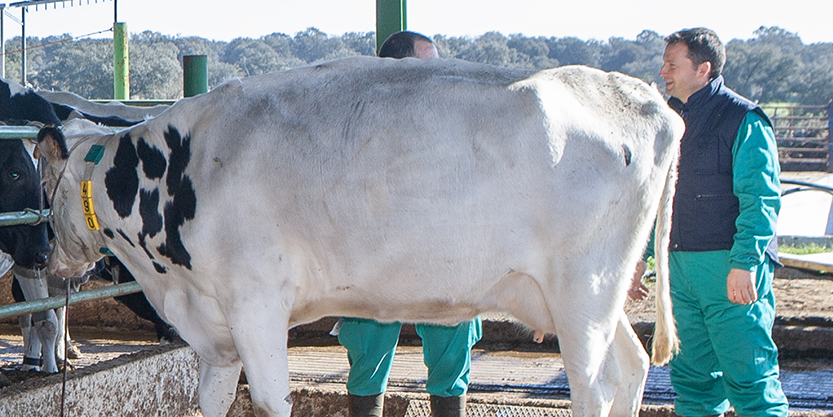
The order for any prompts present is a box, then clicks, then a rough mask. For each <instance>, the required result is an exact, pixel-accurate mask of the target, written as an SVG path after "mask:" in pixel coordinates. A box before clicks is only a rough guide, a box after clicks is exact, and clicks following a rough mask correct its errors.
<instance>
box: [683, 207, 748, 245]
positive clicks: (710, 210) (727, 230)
mask: <svg viewBox="0 0 833 417" xmlns="http://www.w3.org/2000/svg"><path fill="white" fill-rule="evenodd" d="M693 206H694V207H693V210H692V213H694V214H695V216H696V218H697V219H696V220H695V222H694V224H695V225H696V226H695V227H696V229H697V231H696V232H694V233H695V235H696V236H697V240H699V241H700V242H701V243H702V244H706V245H707V246H709V247H714V248H715V249H718V248H719V249H729V248H731V247H732V244H733V243H734V235H735V233H736V232H737V227H735V220H736V219H737V217H738V211H739V203H738V199H737V197H735V195H734V194H700V195H697V196H696V197H695V199H694V205H693ZM712 245H716V246H712Z"/></svg>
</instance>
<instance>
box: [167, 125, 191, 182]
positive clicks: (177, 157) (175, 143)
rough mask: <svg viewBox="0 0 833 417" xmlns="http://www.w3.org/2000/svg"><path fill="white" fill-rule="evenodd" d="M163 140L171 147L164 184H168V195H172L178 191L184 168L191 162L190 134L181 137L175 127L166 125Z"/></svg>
mask: <svg viewBox="0 0 833 417" xmlns="http://www.w3.org/2000/svg"><path fill="white" fill-rule="evenodd" d="M165 142H166V143H167V144H168V148H170V149H171V155H170V158H168V176H167V177H165V185H167V186H168V195H169V196H171V197H173V196H174V195H176V193H177V192H178V191H179V188H180V185H181V183H182V178H183V177H184V174H183V173H184V172H185V168H186V167H187V166H188V163H189V162H191V136H185V137H184V138H183V137H182V136H181V135H180V134H179V131H178V130H177V129H176V128H175V127H173V126H168V131H166V132H165Z"/></svg>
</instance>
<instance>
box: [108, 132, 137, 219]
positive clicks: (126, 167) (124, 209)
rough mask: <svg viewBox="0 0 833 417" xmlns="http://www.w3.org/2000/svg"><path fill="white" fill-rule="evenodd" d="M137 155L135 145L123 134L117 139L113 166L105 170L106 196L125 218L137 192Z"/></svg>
mask: <svg viewBox="0 0 833 417" xmlns="http://www.w3.org/2000/svg"><path fill="white" fill-rule="evenodd" d="M138 167H139V157H138V156H137V154H136V146H134V145H133V141H132V140H131V139H130V135H129V134H127V135H124V136H122V137H121V139H120V140H119V147H118V149H116V156H115V157H114V158H113V167H112V168H110V169H109V170H108V171H107V175H106V176H105V178H104V185H106V186H107V196H108V197H110V201H112V202H113V209H115V210H116V213H118V214H119V216H120V217H121V218H125V217H127V216H129V215H130V213H131V212H132V211H133V203H135V202H136V195H138V193H139V172H138V171H137V169H138Z"/></svg>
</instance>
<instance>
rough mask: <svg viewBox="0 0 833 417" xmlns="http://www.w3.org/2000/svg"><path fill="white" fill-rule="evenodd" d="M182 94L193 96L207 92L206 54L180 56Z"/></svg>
mask: <svg viewBox="0 0 833 417" xmlns="http://www.w3.org/2000/svg"><path fill="white" fill-rule="evenodd" d="M182 83H183V86H182V94H183V95H184V96H185V97H193V96H195V95H197V94H202V93H207V92H208V56H207V55H185V56H183V57H182Z"/></svg>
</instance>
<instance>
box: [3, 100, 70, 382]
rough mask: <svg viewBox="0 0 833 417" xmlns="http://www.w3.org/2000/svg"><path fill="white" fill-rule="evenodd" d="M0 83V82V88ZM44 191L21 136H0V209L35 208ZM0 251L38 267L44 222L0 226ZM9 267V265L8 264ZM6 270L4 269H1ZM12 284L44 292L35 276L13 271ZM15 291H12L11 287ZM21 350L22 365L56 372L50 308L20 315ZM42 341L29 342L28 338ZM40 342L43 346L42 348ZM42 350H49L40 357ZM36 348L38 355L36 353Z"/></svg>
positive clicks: (44, 248) (45, 243)
mask: <svg viewBox="0 0 833 417" xmlns="http://www.w3.org/2000/svg"><path fill="white" fill-rule="evenodd" d="M1 87H2V86H0V88H1ZM42 193H43V191H42V190H41V186H40V179H39V177H38V174H37V172H36V170H35V166H34V164H33V163H32V157H31V155H30V154H29V152H28V151H27V150H26V147H25V146H24V145H23V141H21V140H0V212H3V213H7V212H22V211H24V210H26V209H31V210H36V209H39V208H40V205H41V195H42ZM0 252H4V253H6V254H9V255H10V257H11V259H12V260H13V261H14V264H16V265H17V266H18V267H21V268H24V269H26V270H37V269H41V267H42V265H43V264H44V263H45V262H46V256H47V254H48V253H49V240H48V237H47V226H46V223H41V224H38V225H36V226H30V225H17V226H7V227H0ZM8 267H9V268H11V267H12V265H8ZM0 272H3V273H4V274H5V272H6V271H5V270H4V271H0ZM15 284H16V285H17V286H18V287H22V291H21V293H23V294H25V295H26V296H27V297H28V298H29V299H37V298H44V297H46V296H47V289H46V283H45V281H42V280H40V279H35V278H34V277H21V276H19V275H18V274H15ZM13 292H15V291H13ZM20 322H21V330H22V332H23V337H24V341H25V342H26V343H24V345H25V346H24V350H25V351H26V352H28V355H29V356H30V357H28V358H24V362H23V366H24V367H29V369H33V368H34V369H41V367H42V368H43V370H45V371H48V372H58V368H57V365H56V358H55V352H56V345H55V343H56V338H57V335H58V329H59V321H58V318H57V316H56V315H55V312H54V311H53V310H48V311H44V312H39V313H35V314H31V315H30V314H26V315H23V316H21V318H20ZM33 340H37V341H39V342H41V343H37V344H36V345H32V344H31V343H29V342H31V341H33ZM41 346H43V349H41ZM41 350H43V351H45V352H51V354H50V355H45V357H46V359H45V362H42V360H41ZM35 351H37V354H36V355H37V356H34V357H31V356H33V355H35V353H34V352H35Z"/></svg>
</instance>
